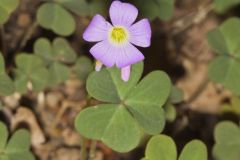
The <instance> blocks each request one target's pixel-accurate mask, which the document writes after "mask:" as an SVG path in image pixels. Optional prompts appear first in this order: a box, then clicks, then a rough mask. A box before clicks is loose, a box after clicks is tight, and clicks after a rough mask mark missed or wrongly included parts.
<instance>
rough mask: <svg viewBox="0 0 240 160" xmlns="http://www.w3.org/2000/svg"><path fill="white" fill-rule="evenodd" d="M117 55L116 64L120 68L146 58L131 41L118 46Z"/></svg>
mask: <svg viewBox="0 0 240 160" xmlns="http://www.w3.org/2000/svg"><path fill="white" fill-rule="evenodd" d="M116 56H117V57H116V65H117V67H118V68H123V67H126V66H129V65H131V64H134V63H137V62H139V61H142V60H143V59H144V56H143V54H142V53H141V52H140V51H139V50H138V49H137V48H136V47H134V46H133V45H132V44H130V43H128V44H125V45H124V46H121V47H118V50H117V52H116Z"/></svg>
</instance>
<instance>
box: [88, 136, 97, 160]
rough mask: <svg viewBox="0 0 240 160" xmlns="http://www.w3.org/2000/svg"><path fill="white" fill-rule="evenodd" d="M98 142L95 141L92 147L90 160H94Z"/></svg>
mask: <svg viewBox="0 0 240 160" xmlns="http://www.w3.org/2000/svg"><path fill="white" fill-rule="evenodd" d="M96 147H97V141H96V140H93V141H92V143H91V146H90V152H89V160H94V158H95V153H96Z"/></svg>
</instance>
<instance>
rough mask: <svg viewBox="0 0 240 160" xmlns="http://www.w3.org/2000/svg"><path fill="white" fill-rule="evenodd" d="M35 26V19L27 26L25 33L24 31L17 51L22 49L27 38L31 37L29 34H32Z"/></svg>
mask: <svg viewBox="0 0 240 160" xmlns="http://www.w3.org/2000/svg"><path fill="white" fill-rule="evenodd" d="M37 26H38V22H37V21H36V20H35V21H34V22H33V23H32V25H31V26H30V27H29V28H28V31H27V33H26V34H25V35H24V37H23V38H22V40H21V42H20V45H19V47H18V49H17V51H20V50H22V49H23V48H24V47H25V46H26V44H27V42H28V40H29V39H30V38H31V36H32V34H33V33H34V31H35V29H36V28H37Z"/></svg>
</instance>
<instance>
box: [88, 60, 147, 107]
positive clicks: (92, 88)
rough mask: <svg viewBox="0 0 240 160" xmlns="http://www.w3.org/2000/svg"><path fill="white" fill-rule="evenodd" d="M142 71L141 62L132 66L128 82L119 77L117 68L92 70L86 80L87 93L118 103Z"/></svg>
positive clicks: (99, 98) (135, 82) (101, 99)
mask: <svg viewBox="0 0 240 160" xmlns="http://www.w3.org/2000/svg"><path fill="white" fill-rule="evenodd" d="M142 72H143V63H142V62H140V63H138V64H135V65H133V66H132V70H131V77H130V79H129V81H128V82H124V81H123V80H122V79H121V78H120V75H121V73H120V71H119V69H117V68H115V67H113V68H111V69H102V70H101V71H100V72H93V73H92V74H90V75H89V77H88V80H87V91H88V93H89V94H90V95H91V96H92V97H94V98H96V99H98V100H100V101H103V102H112V103H118V102H120V100H124V99H125V98H126V96H127V94H128V93H129V91H130V90H131V89H132V88H133V87H134V86H135V85H136V84H137V82H138V81H139V79H140V78H141V75H142Z"/></svg>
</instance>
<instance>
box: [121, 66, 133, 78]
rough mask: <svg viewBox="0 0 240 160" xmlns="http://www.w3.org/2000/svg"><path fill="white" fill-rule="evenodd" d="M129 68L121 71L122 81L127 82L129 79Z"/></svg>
mask: <svg viewBox="0 0 240 160" xmlns="http://www.w3.org/2000/svg"><path fill="white" fill-rule="evenodd" d="M130 73H131V66H127V67H124V68H122V69H121V78H122V80H123V81H125V82H127V81H128V80H129V78H130Z"/></svg>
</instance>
